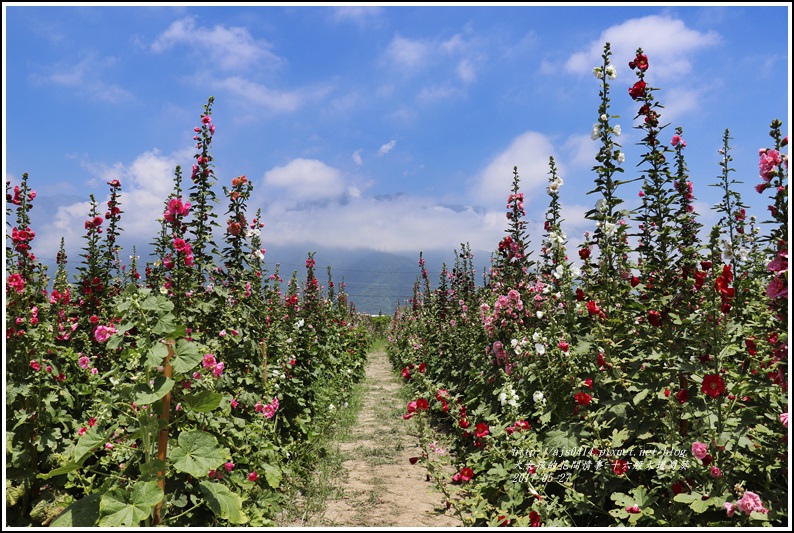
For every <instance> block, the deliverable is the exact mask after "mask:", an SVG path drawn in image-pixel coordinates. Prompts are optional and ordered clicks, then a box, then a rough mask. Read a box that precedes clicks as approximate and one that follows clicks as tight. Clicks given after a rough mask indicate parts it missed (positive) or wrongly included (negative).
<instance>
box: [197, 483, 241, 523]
mask: <svg viewBox="0 0 794 533" xmlns="http://www.w3.org/2000/svg"><path fill="white" fill-rule="evenodd" d="M199 488H200V489H201V492H203V493H204V498H205V500H206V501H207V504H208V505H209V506H210V509H212V512H213V513H215V515H216V516H217V517H218V518H221V519H223V520H228V521H229V523H231V524H245V523H246V522H248V517H247V516H246V515H245V513H243V500H242V498H240V496H239V495H237V494H235V493H234V492H232V491H230V490H229V488H228V487H226V485H221V484H220V483H213V482H211V481H202V482H201V483H199Z"/></svg>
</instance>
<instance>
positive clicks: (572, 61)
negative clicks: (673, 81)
mask: <svg viewBox="0 0 794 533" xmlns="http://www.w3.org/2000/svg"><path fill="white" fill-rule="evenodd" d="M607 42H609V43H610V46H611V49H612V53H613V55H612V64H614V65H616V66H617V68H618V77H620V76H621V74H622V75H628V72H629V71H628V66H627V65H628V62H629V61H630V60H631V59H632V58H633V57H634V54H635V52H636V50H637V48H642V49H643V52H644V53H645V54H646V55H647V56H648V60H649V63H650V69H649V73H652V75H653V77H654V79H665V78H667V79H669V78H678V77H681V76H682V75H684V74H687V73H689V72H690V71H691V70H692V63H691V61H690V60H689V59H688V56H689V55H690V54H692V53H693V52H695V51H697V50H700V49H702V48H706V47H709V46H714V45H716V44H718V43H719V42H720V36H719V35H718V34H717V33H716V32H713V31H710V32H707V33H702V32H698V31H696V30H693V29H691V28H687V27H686V25H685V24H684V22H683V21H681V20H678V19H674V18H671V17H669V16H665V15H650V16H647V17H642V18H636V19H630V20H627V21H626V22H624V23H622V24H618V25H616V26H611V27H609V28H607V29H606V30H604V31H603V32H602V33H601V35H600V36H599V38H598V39H596V40H595V41H593V42H592V43H591V44H590V46H589V48H588V49H587V50H585V51H582V52H577V53H576V54H573V55H572V56H571V57H570V58H568V61H567V62H566V63H565V68H566V70H568V71H569V72H575V73H591V72H592V70H593V67H595V66H598V65H600V64H601V62H602V59H601V54H602V53H603V48H604V43H607Z"/></svg>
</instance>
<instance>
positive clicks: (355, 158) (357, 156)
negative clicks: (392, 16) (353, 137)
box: [351, 149, 364, 167]
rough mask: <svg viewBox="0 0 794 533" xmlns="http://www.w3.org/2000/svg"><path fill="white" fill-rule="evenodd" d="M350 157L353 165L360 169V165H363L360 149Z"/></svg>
mask: <svg viewBox="0 0 794 533" xmlns="http://www.w3.org/2000/svg"><path fill="white" fill-rule="evenodd" d="M351 157H352V158H353V162H354V163H355V164H356V165H357V166H359V167H360V166H361V165H363V164H364V160H363V159H361V149H358V150H356V151H355V152H353V155H352V156H351Z"/></svg>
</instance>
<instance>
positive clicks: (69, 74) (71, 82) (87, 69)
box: [31, 53, 134, 103]
mask: <svg viewBox="0 0 794 533" xmlns="http://www.w3.org/2000/svg"><path fill="white" fill-rule="evenodd" d="M117 63H118V60H117V59H116V58H114V57H110V56H105V57H100V56H98V55H97V54H95V53H90V54H88V55H87V56H86V57H84V58H83V59H81V60H80V61H79V62H77V63H76V64H73V63H68V64H67V63H60V64H58V65H56V66H54V67H52V71H51V72H50V74H48V75H41V74H34V75H33V76H32V78H31V79H32V81H33V82H34V83H38V84H54V85H58V86H61V87H69V88H72V89H74V90H75V91H77V92H78V93H80V94H81V95H83V96H84V97H85V98H86V99H87V100H93V99H97V100H102V101H104V102H109V103H119V102H124V101H129V100H132V99H134V96H133V95H132V93H130V92H129V91H127V90H126V89H124V88H122V87H120V86H118V85H115V84H108V83H106V82H104V81H102V80H100V79H99V77H100V74H101V73H102V71H104V70H106V69H108V68H110V67H113V66H114V65H116V64H117Z"/></svg>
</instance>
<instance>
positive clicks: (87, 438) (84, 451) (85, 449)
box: [72, 426, 116, 465]
mask: <svg viewBox="0 0 794 533" xmlns="http://www.w3.org/2000/svg"><path fill="white" fill-rule="evenodd" d="M115 429H116V426H114V427H113V428H112V429H111V430H110V431H113V430H115ZM106 440H107V436H106V435H105V434H104V433H100V432H99V428H98V426H94V427H92V428H88V431H86V432H85V433H84V434H83V435H82V436H81V437H80V438H79V439H78V440H77V443H76V444H75V445H74V449H73V450H72V459H73V460H74V462H75V463H77V464H78V465H82V464H83V461H85V460H86V459H87V458H88V456H89V455H91V454H92V453H93V452H94V450H95V449H96V448H98V447H99V446H100V445H101V444H104V443H105V441H106Z"/></svg>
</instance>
